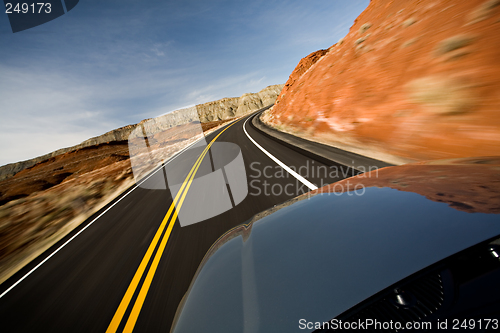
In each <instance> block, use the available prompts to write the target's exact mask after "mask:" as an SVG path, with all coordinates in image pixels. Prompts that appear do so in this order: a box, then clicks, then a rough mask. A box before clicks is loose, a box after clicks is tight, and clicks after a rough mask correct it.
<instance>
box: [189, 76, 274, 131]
mask: <svg viewBox="0 0 500 333" xmlns="http://www.w3.org/2000/svg"><path fill="white" fill-rule="evenodd" d="M281 89H283V85H282V84H276V85H272V86H268V87H266V88H264V89H262V90H261V91H259V92H258V93H248V94H243V95H242V96H241V97H233V98H223V99H219V100H217V101H213V102H208V103H204V104H199V105H197V106H196V109H197V110H198V115H199V117H200V121H201V122H202V123H205V122H209V121H218V120H226V119H229V118H233V117H239V116H243V115H245V114H247V113H249V112H252V111H255V110H258V109H260V108H262V107H264V106H268V105H271V104H273V103H274V102H275V101H276V98H277V97H278V95H279V93H280V92H281Z"/></svg>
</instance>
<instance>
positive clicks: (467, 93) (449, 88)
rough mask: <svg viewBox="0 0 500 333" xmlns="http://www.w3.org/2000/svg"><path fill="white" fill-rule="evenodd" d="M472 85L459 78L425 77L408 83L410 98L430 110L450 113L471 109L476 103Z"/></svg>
mask: <svg viewBox="0 0 500 333" xmlns="http://www.w3.org/2000/svg"><path fill="white" fill-rule="evenodd" d="M471 88H472V87H471V86H470V85H468V84H466V83H465V82H462V81H460V80H458V79H449V78H442V77H435V76H434V77H424V78H420V79H416V80H413V81H412V82H410V83H409V85H408V91H409V93H410V99H411V100H412V101H413V102H414V103H417V104H420V105H422V106H424V107H425V109H426V110H427V111H429V112H432V113H436V114H442V115H450V114H458V113H464V112H468V111H470V110H471V109H472V108H473V107H474V106H475V104H476V98H475V94H474V93H473V91H472V89H471Z"/></svg>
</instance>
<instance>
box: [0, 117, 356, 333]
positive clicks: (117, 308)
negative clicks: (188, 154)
mask: <svg viewBox="0 0 500 333" xmlns="http://www.w3.org/2000/svg"><path fill="white" fill-rule="evenodd" d="M256 114H257V113H254V114H252V115H249V116H246V117H244V118H242V119H240V120H239V121H237V122H235V123H232V124H229V125H226V126H225V127H224V128H222V129H220V130H218V131H216V132H215V133H212V134H211V135H208V136H207V138H206V139H207V143H210V142H211V141H212V140H214V139H215V138H216V140H215V141H214V142H231V143H234V144H236V145H237V146H239V148H240V149H241V151H242V155H243V160H244V165H245V170H246V177H247V182H248V184H249V187H248V195H247V196H246V197H245V199H244V200H243V201H242V202H241V203H239V204H238V205H237V206H236V207H235V208H233V209H231V210H229V211H226V212H225V213H222V214H220V215H218V216H215V217H212V218H210V219H208V220H205V221H203V222H200V223H195V224H192V225H189V226H185V227H181V226H180V225H179V222H178V220H176V219H175V213H176V211H175V210H172V209H170V210H169V208H171V207H172V202H173V200H174V199H175V198H172V196H171V194H170V192H169V191H168V190H150V189H144V188H141V187H137V188H133V189H130V191H126V192H124V194H122V195H121V196H120V197H119V198H117V199H116V200H115V201H114V202H113V203H111V204H109V205H108V206H107V207H105V208H103V210H101V212H99V213H96V214H95V215H94V216H92V217H91V218H89V219H88V220H87V221H86V222H84V223H82V225H80V227H79V228H77V229H76V230H74V231H73V232H72V233H71V234H69V235H68V236H67V237H65V238H64V239H63V240H61V241H60V242H58V243H57V244H56V245H54V246H53V247H52V248H51V249H49V250H48V251H46V252H45V253H44V254H42V255H41V256H40V257H39V258H37V259H36V260H34V261H33V262H32V263H31V264H30V265H28V266H27V267H25V268H24V269H22V270H21V271H19V272H18V273H17V274H15V275H14V276H13V277H11V278H10V279H9V280H8V281H6V282H5V283H3V284H2V285H1V286H0V294H2V297H1V298H0V322H1V325H2V331H3V332H106V331H108V332H122V331H131V330H133V331H134V332H168V331H169V330H170V326H171V323H172V320H173V317H174V314H175V311H176V309H177V305H178V304H179V302H180V300H181V298H182V297H183V295H184V293H185V292H186V290H187V288H188V287H189V284H190V282H191V279H192V277H193V275H194V273H195V272H196V269H197V267H198V264H199V263H200V261H201V260H202V258H203V256H204V255H205V253H206V251H207V250H208V249H209V247H210V246H211V245H212V244H213V243H214V242H215V241H216V240H217V239H218V238H219V237H220V236H221V235H222V234H224V233H225V232H226V231H227V230H229V229H231V228H233V227H235V226H237V225H239V224H242V223H244V222H245V221H247V220H248V219H250V218H251V217H252V216H253V215H254V214H256V213H259V212H261V211H263V210H265V209H268V208H270V207H273V206H274V205H276V204H279V203H282V202H284V201H286V200H287V199H290V198H292V197H295V196H296V195H299V194H302V193H304V192H307V191H308V190H309V188H308V187H307V186H306V185H304V184H303V183H302V182H300V181H299V180H297V179H296V178H295V177H293V176H291V175H290V174H289V173H288V172H286V171H283V168H282V167H281V166H278V164H277V162H276V161H280V162H281V163H283V165H285V166H287V167H289V168H291V169H292V170H296V171H298V173H300V174H301V175H302V176H304V178H305V180H306V181H308V182H310V183H312V184H313V186H317V187H320V186H321V185H323V184H327V183H331V182H334V181H337V180H340V179H342V178H345V177H344V175H342V174H340V175H339V176H338V177H337V176H336V175H333V173H332V172H322V173H321V174H320V175H318V174H317V173H318V172H314V174H313V171H317V170H323V171H324V170H326V169H325V167H326V166H325V165H323V164H322V163H320V162H318V161H315V160H312V159H311V158H309V157H306V156H304V155H302V154H300V153H299V152H297V151H295V150H292V149H290V148H288V147H286V146H283V145H281V144H280V143H279V142H277V141H275V140H272V139H271V138H269V137H268V136H265V135H263V134H262V133H260V132H259V131H258V130H257V129H255V128H254V127H253V125H251V121H247V119H249V118H250V117H253V116H255V115H256ZM244 124H245V129H246V133H245V131H244V129H243V125H244ZM248 136H250V137H251V138H252V139H253V141H254V142H252V141H251V140H250V139H249V137H248ZM256 144H257V145H259V146H260V147H261V148H263V149H264V150H266V151H267V154H266V153H264V152H263V151H262V149H260V148H259V147H257V145H256ZM200 153H201V150H200ZM205 153H206V152H205ZM207 156H208V155H206V156H204V158H207ZM271 156H272V157H271ZM182 158H183V154H180V155H179V156H178V157H177V158H176V159H182ZM200 160H201V159H200ZM171 163H175V159H174V160H173V161H172V162H171ZM174 165H175V164H174ZM330 167H338V168H340V165H330ZM328 170H332V169H328ZM338 170H340V169H338ZM342 170H343V171H344V172H345V171H347V168H345V167H343V169H342ZM186 173H187V172H186ZM162 181H165V179H164V178H163V177H162V172H161V170H159V171H158V172H156V173H155V174H154V175H152V176H151V178H149V179H148V180H147V181H146V182H149V183H150V184H152V185H154V182H162ZM287 185H288V186H287ZM285 189H286V193H285ZM208 193H210V192H208ZM106 209H107V211H106ZM181 210H182V208H181ZM103 212H104V213H103ZM99 215H101V216H100V217H99V218H97V219H95V218H96V217H97V216H99ZM166 217H167V218H166ZM168 218H170V220H173V222H171V221H170V222H171V223H170V222H169V221H168ZM92 221H94V222H93V223H91V222H92ZM162 223H163V229H162ZM165 223H166V224H165ZM170 225H171V227H170V228H169V227H168V226H170ZM167 234H168V236H167ZM63 245H64V246H63ZM61 246H62V247H61ZM162 246H163V248H162ZM6 291H8V292H7V293H5V292H6Z"/></svg>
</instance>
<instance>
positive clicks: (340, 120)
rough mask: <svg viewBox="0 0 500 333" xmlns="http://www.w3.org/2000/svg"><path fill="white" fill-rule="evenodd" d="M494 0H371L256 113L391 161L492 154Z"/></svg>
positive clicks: (497, 123)
mask: <svg viewBox="0 0 500 333" xmlns="http://www.w3.org/2000/svg"><path fill="white" fill-rule="evenodd" d="M499 28H500V0H488V1H485V0H470V1H453V2H450V1H439V0H420V1H413V0H397V1H395V0H393V1H382V0H372V1H371V2H370V5H369V6H368V7H367V9H366V10H365V11H364V12H363V13H362V14H361V15H360V16H359V17H358V18H357V20H356V21H355V23H354V25H353V26H352V27H351V29H350V31H349V33H348V35H347V36H346V37H345V38H343V39H342V40H340V41H339V42H338V43H337V44H335V45H333V46H331V47H330V48H329V49H327V50H321V51H317V52H315V53H312V54H311V55H309V56H308V57H306V58H304V59H302V61H301V62H300V63H299V65H298V66H297V68H296V69H295V70H294V72H293V73H292V74H291V75H290V78H289V80H288V81H287V83H286V85H285V87H284V89H283V91H282V92H281V94H280V96H279V97H278V99H277V101H276V105H275V106H274V107H273V109H272V110H270V111H269V112H267V113H266V114H265V116H263V117H262V119H263V120H264V121H265V122H267V123H268V124H270V125H272V126H275V127H277V128H278V129H281V130H285V131H287V132H290V133H292V134H295V135H298V136H302V137H305V138H308V139H312V140H315V141H321V142H325V143H328V144H331V145H334V146H337V147H340V148H344V149H347V150H350V151H354V152H357V153H361V154H364V155H367V156H370V157H374V158H378V159H382V160H385V161H387V162H391V163H396V164H400V163H405V162H410V161H418V160H427V159H439V158H454V157H465V156H488V155H499V154H500V112H499V110H500V62H499V61H498V59H500V38H498V36H497V29H499Z"/></svg>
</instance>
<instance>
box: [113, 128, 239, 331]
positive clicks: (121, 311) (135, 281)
mask: <svg viewBox="0 0 500 333" xmlns="http://www.w3.org/2000/svg"><path fill="white" fill-rule="evenodd" d="M238 121H239V120H238ZM238 121H235V122H234V123H232V124H230V125H229V126H227V127H226V128H225V129H224V130H222V131H221V132H220V133H219V134H218V135H217V136H216V137H215V138H214V139H213V140H212V141H211V142H210V144H209V145H207V147H206V148H205V149H204V150H203V152H202V154H200V156H199V157H198V159H197V160H196V163H195V164H194V165H193V167H192V168H191V171H190V172H189V174H188V175H187V177H186V179H185V181H184V183H183V184H182V186H181V188H180V190H179V192H178V193H177V195H176V196H175V199H174V200H173V202H172V204H171V205H170V208H169V210H168V212H167V214H166V215H165V217H164V218H163V221H162V223H161V225H160V227H159V228H158V230H157V232H156V234H155V236H154V238H153V240H152V242H151V244H150V245H149V247H148V250H147V251H146V254H145V256H144V258H143V259H142V261H141V263H140V265H139V268H138V269H137V271H136V273H135V274H134V277H133V278H132V282H131V283H130V285H129V287H128V288H127V291H126V292H125V295H124V297H123V299H122V301H121V302H120V305H119V306H118V309H117V311H116V313H115V315H114V316H113V319H112V320H111V323H110V324H109V326H108V329H107V330H106V333H114V332H116V331H117V329H118V326H119V325H120V323H121V321H122V319H123V316H124V315H125V312H126V311H127V308H128V306H129V304H130V301H131V300H132V297H133V295H134V293H135V290H136V289H137V286H138V285H139V282H140V280H141V278H142V276H143V274H144V271H145V270H146V267H147V264H148V263H149V261H150V260H151V256H152V255H153V252H154V249H155V248H156V245H157V244H158V241H159V240H160V237H161V235H162V233H163V230H164V229H165V226H166V225H167V224H168V228H167V231H166V232H165V235H164V236H163V239H162V240H161V243H160V247H159V248H158V251H157V253H156V255H155V257H154V259H153V263H152V264H151V267H150V269H149V271H148V274H147V275H146V279H145V281H144V283H143V285H142V287H141V290H140V292H139V295H138V297H137V300H136V302H135V304H134V307H133V309H132V312H131V314H130V316H129V319H128V320H127V324H126V326H125V329H124V332H132V330H133V328H134V326H135V323H136V321H137V318H138V317H139V313H140V311H141V308H142V305H143V303H144V300H145V298H146V295H147V292H148V290H149V287H150V285H151V282H152V280H153V277H154V274H155V272H156V269H157V267H158V264H159V262H160V259H161V256H162V254H163V251H164V249H165V247H166V244H167V242H168V239H169V237H170V234H171V232H172V229H173V226H174V223H175V220H176V218H177V211H178V210H180V208H181V207H182V203H183V202H184V198H185V196H186V194H187V191H188V190H189V187H190V186H191V183H192V181H193V179H194V177H195V175H196V172H197V171H198V168H199V167H200V165H201V162H202V161H203V158H204V157H205V155H206V154H207V152H208V150H209V149H210V147H211V146H212V144H213V143H214V142H215V140H217V138H218V137H219V136H220V135H221V134H222V133H224V132H225V131H226V130H227V129H228V128H229V127H231V126H232V125H234V124H235V123H237V122H238ZM181 195H182V196H181ZM179 197H181V202H180V204H179V207H178V208H177V209H175V206H176V204H177V201H178V200H179ZM174 209H175V210H174ZM172 211H174V214H173V215H172V218H171V219H170V217H171V214H172ZM169 220H170V223H168V222H169Z"/></svg>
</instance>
